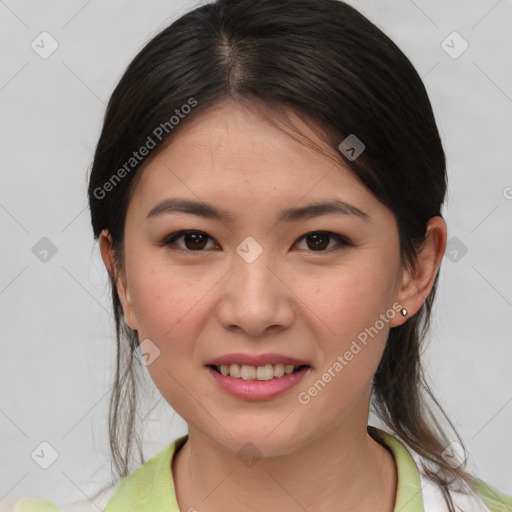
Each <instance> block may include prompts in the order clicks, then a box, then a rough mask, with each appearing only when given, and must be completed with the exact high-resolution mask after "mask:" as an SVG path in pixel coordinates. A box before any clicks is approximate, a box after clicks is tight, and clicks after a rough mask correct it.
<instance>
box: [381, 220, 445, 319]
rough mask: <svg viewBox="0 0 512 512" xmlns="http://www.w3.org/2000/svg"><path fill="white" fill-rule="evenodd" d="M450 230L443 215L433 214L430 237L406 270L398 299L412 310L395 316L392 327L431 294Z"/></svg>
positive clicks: (428, 234)
mask: <svg viewBox="0 0 512 512" xmlns="http://www.w3.org/2000/svg"><path fill="white" fill-rule="evenodd" d="M446 236H447V229H446V223H445V221H444V220H443V219H442V218H441V217H438V216H436V217H432V218H431V219H429V221H428V224H427V233H426V239H425V242H424V244H423V246H422V247H421V249H420V252H419V253H418V255H417V258H416V262H415V264H414V266H413V267H412V268H410V269H408V270H403V271H402V277H401V283H400V285H399V287H398V291H397V293H396V302H398V304H400V305H401V308H405V309H407V311H408V315H407V316H405V317H404V316H402V315H401V314H398V315H395V317H394V318H393V319H392V320H391V321H390V325H391V327H397V326H399V325H401V324H403V323H404V322H406V321H407V318H410V317H411V316H412V315H414V314H416V313H417V312H418V311H419V309H420V308H421V306H422V304H423V303H424V302H425V299H426V298H427V297H428V295H429V293H430V290H432V286H434V281H435V278H436V275H437V272H438V270H439V266H440V265H441V261H442V259H443V255H444V251H445V249H446Z"/></svg>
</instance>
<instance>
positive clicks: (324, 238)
mask: <svg viewBox="0 0 512 512" xmlns="http://www.w3.org/2000/svg"><path fill="white" fill-rule="evenodd" d="M329 239H333V240H335V241H336V242H337V243H338V247H329V245H330V244H329ZM301 240H306V244H307V247H308V248H309V249H312V251H313V252H329V251H331V250H333V249H334V250H337V249H339V248H340V247H339V246H342V247H343V246H349V245H352V243H351V242H350V240H348V238H345V237H344V236H341V235H338V234H336V233H331V232H329V231H311V232H310V233H306V234H305V235H303V236H302V237H300V238H299V240H298V241H297V242H296V243H298V242H300V241H301ZM326 249H327V250H326Z"/></svg>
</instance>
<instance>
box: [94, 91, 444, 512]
mask: <svg viewBox="0 0 512 512" xmlns="http://www.w3.org/2000/svg"><path fill="white" fill-rule="evenodd" d="M290 115H291V118H292V119H293V121H294V123H295V125H296V126H297V127H298V128H299V129H300V130H301V132H302V133H303V134H305V135H306V136H308V137H309V138H310V139H311V140H313V141H315V142H317V143H318V144H320V145H321V146H322V147H324V148H326V149H327V146H325V144H323V143H322V142H321V141H320V139H319V138H318V136H317V135H316V134H315V133H314V132H313V131H312V130H311V129H310V127H309V126H308V125H307V124H305V123H304V122H302V121H301V120H300V119H299V118H298V117H296V116H294V115H293V113H290ZM167 197H181V198H187V199H191V200H200V201H204V202H207V203H211V204H213V205H214V206H217V207H220V208H224V209H227V210H229V212H230V213H232V215H233V216H234V220H233V222H229V223H223V222H221V221H219V220H214V219H205V218H201V217H197V216H194V215H191V214H187V213H167V214H162V215H160V216H157V217H154V218H151V219H146V216H147V214H148V212H149V211H150V210H151V209H152V208H153V207H154V206H155V205H156V204H157V203H158V202H160V201H161V200H163V199H165V198H167ZM333 198H335V199H339V200H342V201H345V202H347V203H350V204H351V205H354V206H356V207H357V208H359V209H361V210H363V211H364V212H366V213H367V215H368V219H367V220H363V219H361V218H359V217H356V216H353V215H340V214H333V213H331V214H328V215H323V216H321V217H316V218H311V219H302V220H299V221H295V222H280V223H276V221H275V219H276V217H277V214H278V213H279V212H280V211H281V210H282V209H284V208H290V207H296V206H304V205H306V204H310V203H312V202H315V201H320V200H327V199H333ZM184 229H192V230H198V231H201V232H204V233H206V234H207V235H208V236H209V237H211V238H205V239H203V242H202V244H203V245H202V246H201V247H204V248H203V249H200V250H199V251H198V250H196V251H195V252H194V241H193V240H192V241H191V240H190V239H188V242H187V239H186V237H185V238H183V237H182V238H180V239H178V240H176V241H175V244H177V245H175V246H174V247H173V246H164V245H162V244H161V241H162V240H163V239H165V237H167V236H168V235H170V234H172V233H175V232H177V231H180V230H184ZM319 230H321V231H329V232H332V233H336V234H340V235H342V236H344V237H346V238H348V239H349V240H350V241H351V243H352V245H340V244H339V243H338V242H337V241H336V239H334V238H326V239H325V245H324V246H323V247H325V249H324V248H322V249H321V250H315V246H314V241H313V242H311V241H310V243H309V245H308V239H307V238H304V235H305V234H307V233H310V232H314V231H319ZM248 236H251V237H253V238H254V239H255V240H256V241H257V242H258V244H259V245H260V246H261V248H262V249H263V252H262V254H261V255H260V256H259V257H258V258H257V259H256V260H255V261H254V262H252V263H250V264H249V263H247V262H246V261H245V260H244V259H242V258H241V257H240V256H239V255H238V254H237V253H236V248H237V246H239V244H240V243H241V242H242V241H243V240H244V239H245V238H246V237H248ZM398 240H399V239H398V230H397V224H396V220H395V217H394V215H393V214H392V212H391V211H390V210H389V209H388V208H386V207H385V206H384V205H382V204H381V203H380V202H379V201H378V200H377V199H376V198H375V197H374V196H373V195H372V194H371V193H370V192H369V191H368V190H367V189H366V188H365V187H364V186H363V185H362V184H360V183H359V182H358V181H357V180H356V178H354V176H353V175H352V174H351V172H350V171H349V170H348V169H347V168H345V167H344V165H343V163H340V164H334V162H333V161H332V160H331V159H329V158H328V157H327V156H325V155H322V154H321V153H319V152H317V151H314V150H313V149H311V148H309V147H307V146H305V145H304V144H301V143H300V142H298V141H297V140H296V139H294V138H293V137H292V136H290V135H289V134H287V133H284V132H283V131H282V130H280V129H278V128H277V127H275V126H273V125H272V124H270V123H269V122H268V121H266V120H264V119H263V118H262V117H261V116H259V115H258V114H257V113H256V112H255V111H253V110H252V109H248V108H245V107H243V106H241V105H239V104H235V103H233V102H231V101H226V102H221V103H219V104H217V105H216V108H214V109H210V110H208V111H206V112H203V113H202V114H201V115H199V116H198V117H196V118H195V119H193V120H192V122H191V123H188V124H187V125H184V126H183V127H182V129H181V131H179V132H177V133H176V135H175V137H174V139H173V140H172V142H171V143H170V144H169V145H168V146H167V147H165V149H164V150H162V151H161V152H159V154H157V155H156V156H155V157H154V158H153V159H152V160H151V161H150V162H149V163H148V164H147V166H146V167H145V169H144V171H143V175H142V178H141V181H140V182H139V183H138V184H137V187H136V189H135V191H134V194H133V196H132V199H131V201H130V204H129V207H128V211H127V218H126V226H125V251H124V254H125V266H124V268H123V269H122V272H121V273H120V275H119V277H118V280H117V290H118V293H119V296H120V298H121V301H122V304H123V308H124V314H125V319H126V321H127V323H128V325H129V326H130V327H131V328H132V329H135V330H137V331H138V334H139V339H140V340H145V339H150V340H151V341H152V343H154V344H155V345H156V346H157V347H158V348H159V350H160V355H159V356H158V357H157V358H156V359H155V360H154V361H153V362H152V363H151V364H150V365H148V366H147V368H148V371H149V373H150V375H151V378H152V379H153V381H154V382H155V385H156V386H157V388H158V389H159V391H160V393H161V394H162V396H163V397H164V398H165V399H166V400H167V402H168V403H169V404H170V405H171V406H172V408H173V409H174V410H175V411H176V412H178V414H180V416H181V417H182V418H183V419H184V420H185V421H186V422H187V424H188V432H189V440H188V442H187V443H186V444H185V445H184V446H183V448H182V449H181V450H180V451H179V452H178V453H177V455H176V457H175V458H174V461H173V464H172V470H173V475H174V482H175V488H176V494H177V499H178V504H179V506H180V509H181V510H188V509H189V508H190V507H195V508H196V509H197V510H200V511H201V512H203V511H204V512H212V511H221V510H222V511H235V510H236V511H238V512H240V511H245V510H247V511H249V510H251V511H261V510H283V511H289V512H295V511H297V512H299V511H303V510H308V511H314V512H328V511H329V512H332V510H340V511H344V510H346V511H349V510H350V511H356V512H357V511H370V510H371V511H374V510H380V511H382V512H391V511H393V508H394V503H395V496H396V486H397V477H396V466H395V462H394V459H393V457H392V455H391V454H390V453H389V452H388V451H387V450H386V449H385V448H384V447H383V446H382V445H380V444H379V443H378V442H376V441H375V440H373V439H372V437H371V436H369V435H368V433H367V424H368V414H369V406H370V397H371V383H372V377H373V374H374V372H375V370H376V368H377V366H378V364H379V361H380V359H381V356H382V353H383V350H384V348H385V343H386V339H387V337H388V333H389V329H390V327H395V326H398V325H400V324H402V323H403V322H405V321H406V320H407V318H404V317H403V316H402V315H401V314H399V312H397V313H396V314H395V315H394V317H393V318H392V319H391V320H389V322H388V323H385V327H384V328H382V329H381V330H380V331H379V333H378V335H376V336H374V337H373V338H372V339H371V341H370V342H369V343H368V344H367V345H366V346H364V348H363V349H362V350H361V351H360V352H359V353H358V354H357V355H356V356H354V358H353V359H352V360H351V361H350V362H349V364H347V365H346V366H345V367H344V368H343V370H342V371H340V372H338V373H337V374H336V377H335V378H333V379H332V380H331V381H330V382H329V383H328V384H327V385H326V386H325V387H324V388H323V389H322V390H321V392H319V393H318V395H317V396H315V397H314V398H313V399H312V400H311V401H310V402H309V403H308V404H305V405H304V404H301V403H299V402H298V400H297V394H298V393H299V392H300V391H304V390H307V389H308V388H310V387H311V386H312V385H313V383H314V382H315V381H317V380H318V379H320V378H321V376H322V374H323V373H324V372H325V371H327V369H328V368H329V367H332V365H333V363H334V362H335V361H336V359H337V357H338V355H343V354H344V353H345V352H346V351H347V350H348V349H349V347H350V345H351V343H352V341H353V340H354V339H356V337H357V335H358V334H359V333H361V332H362V331H364V329H365V328H367V327H370V326H373V325H374V324H375V322H376V320H378V319H379V315H380V314H382V313H385V312H386V311H387V310H390V309H392V308H393V304H395V303H398V304H400V306H403V307H406V308H407V309H408V311H409V316H412V315H414V314H415V313H416V312H417V311H418V309H419V308H420V307H421V305H422V303H423V302H424V300H425V299H426V297H427V296H428V294H429V293H430V290H431V288H432V285H433V283H434V279H435V276H436V273H437V271H438V268H439V265H440V262H441V259H442V256H443V253H444V249H445V246H446V225H445V223H444V221H443V220H442V219H441V218H440V217H433V218H432V219H430V221H429V223H428V229H427V240H426V243H425V245H424V247H423V249H422V252H421V253H420V254H419V255H418V259H417V262H416V264H415V266H414V267H413V268H412V269H409V270H407V269H405V268H402V267H401V264H400V257H399V241H398ZM186 243H188V245H185V244H186ZM327 244H328V245H327ZM180 247H181V249H182V250H180V249H179V248H180ZM187 247H188V248H189V250H188V252H186V251H187ZM100 249H101V254H102V257H103V261H104V263H105V265H106V267H107V269H108V270H109V271H110V272H112V271H113V268H114V267H113V264H114V261H113V257H112V251H111V241H110V237H109V234H108V232H107V231H104V232H103V233H102V235H101V237H100ZM201 251H202V252H201ZM231 352H245V353H257V354H259V353H265V352H278V353H281V354H285V355H290V356H295V357H298V358H300V359H302V360H305V361H308V362H309V364H310V365H311V366H312V369H311V370H310V371H309V373H308V374H307V375H306V376H305V378H304V379H303V380H302V382H301V383H300V384H299V385H298V386H297V387H296V388H292V389H290V390H288V391H286V392H285V393H284V394H282V395H281V396H279V397H276V398H273V399H270V400H263V401H253V402H249V401H244V400H241V399H238V398H235V397H233V396H231V395H228V394H227V393H225V392H224V391H223V390H222V389H220V388H219V387H218V385H216V383H215V382H214V380H213V378H212V377H211V375H210V374H209V373H208V371H207V370H206V369H205V367H204V365H205V364H206V363H207V362H208V361H209V360H211V359H212V358H214V357H217V356H220V355H223V354H227V353H231ZM249 442H250V443H253V444H254V445H255V446H256V447H257V448H258V450H259V452H260V454H261V458H260V459H259V460H258V462H257V463H256V464H254V465H253V466H250V467H247V466H246V465H244V464H243V463H242V462H241V460H240V458H239V457H238V456H237V452H238V451H239V450H240V449H241V448H242V447H243V446H244V445H245V444H246V443H249Z"/></svg>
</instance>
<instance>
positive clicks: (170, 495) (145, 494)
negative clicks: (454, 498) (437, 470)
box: [105, 426, 424, 512]
mask: <svg viewBox="0 0 512 512" xmlns="http://www.w3.org/2000/svg"><path fill="white" fill-rule="evenodd" d="M368 433H369V434H370V435H371V437H372V438H373V439H375V440H376V441H377V442H379V443H380V444H382V445H383V446H385V447H386V448H388V449H389V451H390V452H391V453H392V454H393V457H394V459H395V464H396V467H397V471H398V487H397V493H396V501H395V508H394V512H424V507H423V499H422V492H421V480H420V475H419V472H418V469H417V467H416V464H415V462H414V459H413V458H412V456H411V455H410V453H409V451H408V450H407V448H406V447H405V446H404V445H403V444H402V443H401V442H400V441H399V440H398V439H396V438H395V437H393V436H392V435H391V434H388V433H387V432H384V431H383V430H380V429H378V428H376V427H373V426H368ZM187 440H188V434H185V435H183V436H181V437H179V438H177V439H176V440H174V441H173V442H172V443H171V444H170V445H169V446H168V447H167V448H165V449H164V450H162V451H161V452H160V453H159V454H157V455H155V456H154V457H152V458H151V459H149V460H148V461H146V462H145V463H144V464H143V465H142V466H141V467H140V468H139V469H138V470H136V471H135V472H133V473H131V474H130V475H128V476H127V477H125V478H124V479H123V480H122V481H121V482H120V483H119V485H118V487H117V488H116V490H115V492H114V494H113V495H112V497H111V498H110V500H109V502H108V504H107V507H106V509H105V512H147V511H150V510H158V511H161V512H180V510H179V508H178V502H177V500H176V492H175V487H174V480H173V477H172V472H171V463H172V460H173V457H174V455H175V454H176V453H177V451H178V450H179V449H180V448H181V447H182V446H183V445H184V444H185V442H186V441H187Z"/></svg>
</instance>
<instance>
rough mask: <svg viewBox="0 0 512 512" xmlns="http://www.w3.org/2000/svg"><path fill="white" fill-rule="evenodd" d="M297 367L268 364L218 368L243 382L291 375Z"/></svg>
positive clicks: (231, 365)
mask: <svg viewBox="0 0 512 512" xmlns="http://www.w3.org/2000/svg"><path fill="white" fill-rule="evenodd" d="M295 368H296V367H295V366H294V365H293V364H282V363H279V364H266V365H265V366H250V365H248V364H242V365H240V364H230V365H229V366H228V365H226V364H221V365H220V366H217V369H219V370H220V373H222V375H229V376H230V377H233V378H234V379H240V378H241V379H243V380H271V379H273V378H274V377H282V376H283V375H285V374H286V375H290V374H291V373H293V370H294V369H295Z"/></svg>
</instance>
